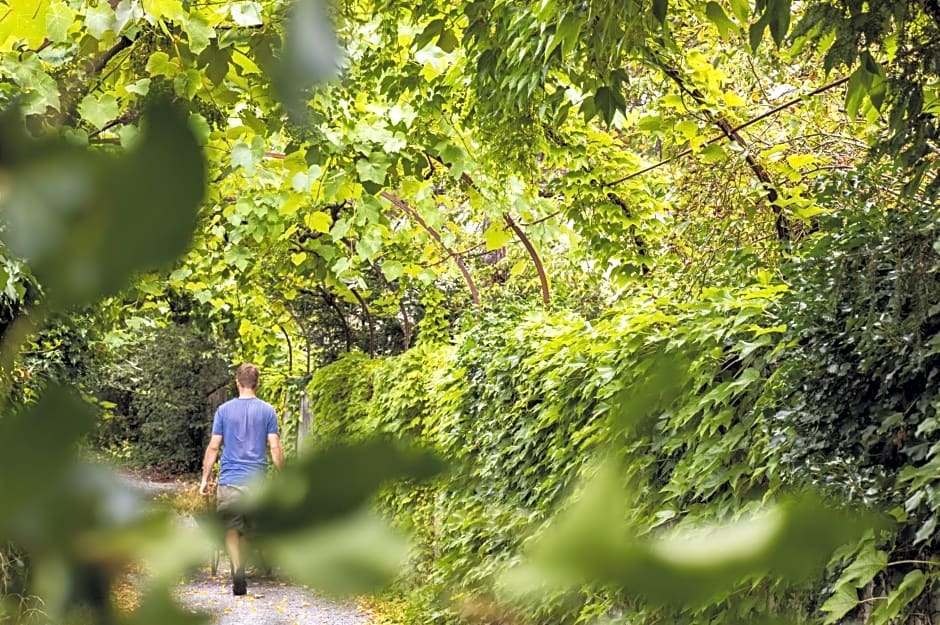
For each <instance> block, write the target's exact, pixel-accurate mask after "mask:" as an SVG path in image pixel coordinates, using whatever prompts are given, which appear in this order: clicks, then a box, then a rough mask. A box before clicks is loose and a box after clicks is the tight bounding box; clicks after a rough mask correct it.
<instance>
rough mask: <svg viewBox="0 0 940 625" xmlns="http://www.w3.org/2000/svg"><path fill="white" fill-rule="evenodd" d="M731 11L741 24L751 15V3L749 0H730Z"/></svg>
mask: <svg viewBox="0 0 940 625" xmlns="http://www.w3.org/2000/svg"><path fill="white" fill-rule="evenodd" d="M730 4H731V12H732V13H734V16H735V17H736V18H738V21H739V22H741V23H742V24H744V23H746V22H747V20H748V18H749V17H750V16H751V3H750V1H749V0H730Z"/></svg>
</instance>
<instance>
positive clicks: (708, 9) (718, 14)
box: [705, 1, 737, 38]
mask: <svg viewBox="0 0 940 625" xmlns="http://www.w3.org/2000/svg"><path fill="white" fill-rule="evenodd" d="M705 15H706V16H707V17H708V19H709V20H711V22H712V23H713V24H714V25H715V26H717V27H718V34H719V35H721V36H722V37H723V38H727V37H728V35H729V34H730V33H733V32H735V31H736V30H737V25H736V24H735V23H734V22H732V21H731V19H730V18H729V17H728V15H727V14H726V13H725V10H724V9H723V8H722V7H721V5H720V4H718V3H717V2H714V1H712V2H709V3H708V4H706V5H705Z"/></svg>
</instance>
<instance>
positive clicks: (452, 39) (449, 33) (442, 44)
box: [437, 28, 460, 52]
mask: <svg viewBox="0 0 940 625" xmlns="http://www.w3.org/2000/svg"><path fill="white" fill-rule="evenodd" d="M459 44H460V42H459V41H457V35H455V34H454V31H453V30H451V29H450V28H448V29H447V30H445V31H444V32H442V33H441V36H440V37H438V38H437V47H438V48H440V49H441V50H443V51H444V52H453V51H454V50H455V49H456V48H457V46H458V45H459Z"/></svg>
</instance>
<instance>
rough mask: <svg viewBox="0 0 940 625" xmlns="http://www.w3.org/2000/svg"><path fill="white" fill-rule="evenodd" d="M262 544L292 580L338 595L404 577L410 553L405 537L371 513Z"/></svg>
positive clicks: (365, 590)
mask: <svg viewBox="0 0 940 625" xmlns="http://www.w3.org/2000/svg"><path fill="white" fill-rule="evenodd" d="M262 546H263V548H264V552H265V554H270V555H271V557H272V559H273V561H274V562H277V564H278V566H280V567H283V569H284V572H285V573H287V574H288V575H290V577H291V578H292V579H296V580H298V581H301V582H303V583H304V584H306V585H309V586H311V587H313V588H317V589H319V590H321V591H324V592H327V593H329V594H331V595H339V596H357V595H362V594H364V593H368V592H375V591H376V590H379V589H381V588H382V587H383V586H385V585H386V584H388V583H389V582H390V581H392V580H393V579H395V578H396V577H398V576H399V575H400V574H401V571H402V569H403V567H405V566H406V564H407V562H408V556H409V553H410V552H411V546H410V544H409V543H408V541H407V540H405V538H404V537H403V536H402V535H400V534H399V533H397V532H395V531H393V530H392V529H391V527H389V525H388V523H387V522H386V521H384V520H383V519H382V518H381V517H379V516H378V515H376V514H374V513H371V512H368V511H365V512H360V513H357V514H354V515H351V516H349V517H346V518H344V519H342V520H341V521H338V522H335V523H331V524H328V525H322V526H317V527H313V528H310V529H306V530H302V531H297V532H292V533H289V534H285V535H279V536H276V537H271V538H269V539H267V540H264V541H263V543H262Z"/></svg>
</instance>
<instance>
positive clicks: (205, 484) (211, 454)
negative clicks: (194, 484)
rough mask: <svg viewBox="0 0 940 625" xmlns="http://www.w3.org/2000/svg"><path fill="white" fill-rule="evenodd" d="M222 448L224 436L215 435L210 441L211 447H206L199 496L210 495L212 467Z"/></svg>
mask: <svg viewBox="0 0 940 625" xmlns="http://www.w3.org/2000/svg"><path fill="white" fill-rule="evenodd" d="M221 446H222V435H221V434H213V435H212V438H210V439H209V446H208V447H206V455H205V457H203V459H202V482H201V483H200V484H199V494H200V495H206V494H208V493H209V476H210V475H212V467H214V466H215V461H216V460H217V459H218V457H219V447H221Z"/></svg>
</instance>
